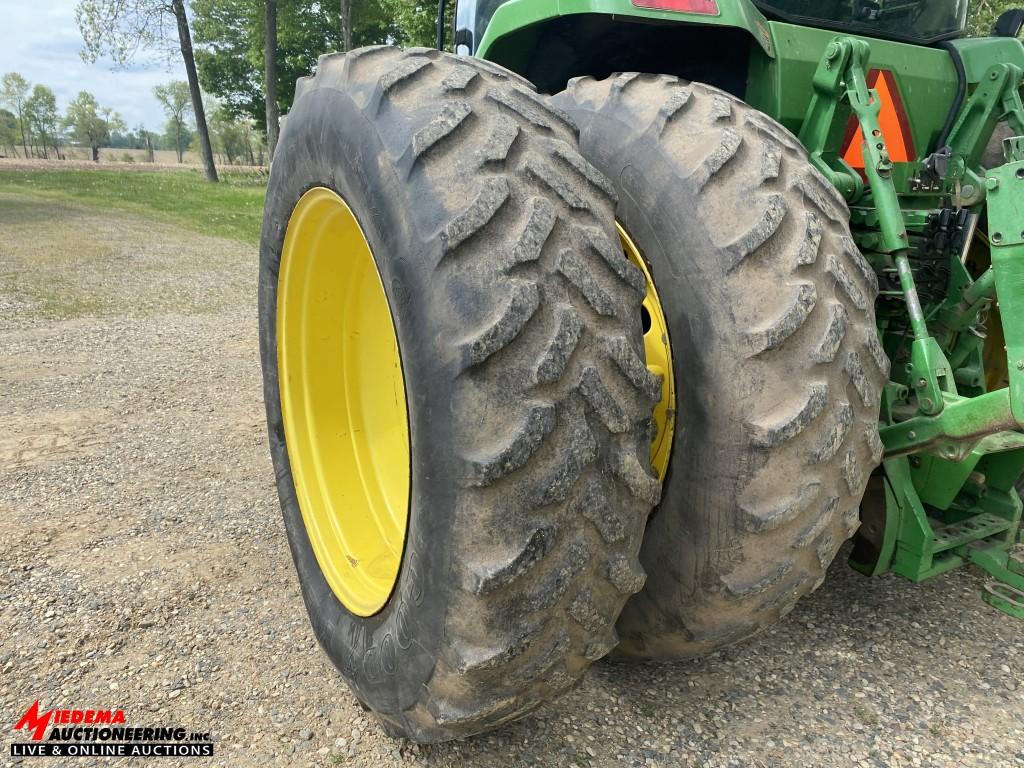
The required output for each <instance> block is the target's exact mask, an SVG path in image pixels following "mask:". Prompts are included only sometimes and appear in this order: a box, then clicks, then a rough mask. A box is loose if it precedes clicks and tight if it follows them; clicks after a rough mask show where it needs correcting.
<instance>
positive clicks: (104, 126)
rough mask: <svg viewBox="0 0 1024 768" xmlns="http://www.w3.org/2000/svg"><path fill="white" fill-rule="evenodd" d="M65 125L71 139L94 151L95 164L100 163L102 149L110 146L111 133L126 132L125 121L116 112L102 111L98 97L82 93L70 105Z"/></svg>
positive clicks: (86, 92)
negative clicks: (116, 131) (97, 100)
mask: <svg viewBox="0 0 1024 768" xmlns="http://www.w3.org/2000/svg"><path fill="white" fill-rule="evenodd" d="M64 124H65V126H66V127H67V128H68V130H70V131H71V137H72V138H73V139H74V140H75V141H77V142H78V143H79V144H81V145H83V146H86V147H89V148H90V149H91V150H92V159H93V162H96V163H98V162H99V161H100V147H106V146H108V145H109V144H110V133H111V131H115V130H118V129H121V130H124V121H123V120H121V117H120V116H119V115H118V114H117V113H116V112H114V111H112V110H110V109H105V108H104V109H101V108H100V106H99V104H97V103H96V97H95V96H93V95H92V94H91V93H89V92H88V91H82V92H80V93H79V94H78V96H76V97H75V99H74V101H72V102H71V103H70V104H68V111H67V114H66V116H65V117H64Z"/></svg>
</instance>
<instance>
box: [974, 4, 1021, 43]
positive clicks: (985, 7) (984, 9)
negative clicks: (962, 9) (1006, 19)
mask: <svg viewBox="0 0 1024 768" xmlns="http://www.w3.org/2000/svg"><path fill="white" fill-rule="evenodd" d="M1019 6H1020V2H1018V0H979V1H978V2H975V3H971V17H970V22H969V24H968V27H967V32H968V34H970V35H972V36H973V37H986V36H988V35H990V34H992V26H993V25H994V24H995V23H996V19H998V18H999V14H1001V13H1002V12H1003V11H1008V10H1010V9H1011V8H1017V7H1019Z"/></svg>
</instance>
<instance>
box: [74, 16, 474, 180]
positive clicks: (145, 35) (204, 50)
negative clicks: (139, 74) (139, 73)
mask: <svg viewBox="0 0 1024 768" xmlns="http://www.w3.org/2000/svg"><path fill="white" fill-rule="evenodd" d="M454 5H455V4H454V3H450V4H449V6H450V8H449V10H450V11H451V12H454ZM435 9H436V5H434V4H431V3H423V2H421V1H420V0H336V3H333V4H327V3H323V2H309V0H78V4H77V6H76V11H75V14H76V19H77V21H78V26H79V29H80V30H81V33H82V39H83V42H84V45H83V57H84V58H85V59H86V60H87V61H96V60H97V59H98V58H100V57H101V56H109V57H110V58H111V59H112V60H113V61H114V63H115V64H116V65H117V66H121V67H125V66H128V65H130V64H131V63H133V62H134V61H135V60H136V58H137V56H139V55H140V52H141V51H149V52H152V51H156V52H158V53H163V54H165V55H173V56H176V57H177V56H180V58H181V61H182V63H183V64H184V66H185V73H186V76H187V83H185V85H186V86H187V88H188V95H189V99H188V101H189V103H190V104H191V108H190V118H191V121H192V124H193V125H194V127H195V134H196V137H195V141H196V143H197V144H198V146H199V150H200V154H201V155H202V159H203V165H204V168H205V172H206V177H207V178H208V179H209V180H210V181H217V178H218V176H217V169H216V163H215V158H214V142H213V140H212V139H211V128H214V129H216V127H217V124H218V121H219V122H220V124H221V127H224V126H226V125H227V126H233V127H234V128H235V129H236V133H239V134H246V136H244V137H242V138H240V139H239V142H240V143H241V144H242V145H244V144H245V142H246V141H249V142H250V143H251V135H250V134H252V133H253V132H256V133H262V134H264V135H266V137H267V149H268V155H269V157H271V158H272V157H273V151H274V146H275V144H276V140H277V131H278V121H279V115H280V114H281V113H282V112H285V111H287V109H288V108H289V106H290V105H291V102H292V99H293V98H294V96H295V80H296V79H297V78H298V77H301V76H303V75H308V74H309V73H310V72H311V71H312V70H313V68H314V67H315V65H316V60H317V58H318V57H319V56H320V55H321V54H323V53H327V52H330V51H347V50H351V49H352V48H358V47H361V46H364V45H372V44H376V43H394V44H397V45H407V46H410V45H430V44H431V43H432V42H433V36H434V31H433V30H434V16H435ZM204 92H206V93H209V94H212V95H213V96H214V97H216V99H217V100H218V103H219V110H220V111H219V116H218V114H214V115H213V117H212V119H208V118H207V114H206V112H207V110H206V107H205V104H204V101H203V93H204ZM247 132H249V133H248V134H247ZM222 146H224V145H223V142H222ZM222 154H226V152H225V151H224V150H223V149H222Z"/></svg>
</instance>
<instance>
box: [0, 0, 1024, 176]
mask: <svg viewBox="0 0 1024 768" xmlns="http://www.w3.org/2000/svg"><path fill="white" fill-rule="evenodd" d="M1013 5H1014V3H1013V1H1012V0H979V2H977V3H975V4H974V6H973V12H972V16H971V22H970V32H971V33H972V34H976V35H980V34H987V33H988V31H989V30H990V29H991V28H992V24H993V23H994V21H995V19H996V18H997V16H998V15H999V13H1001V12H1002V11H1003V10H1006V9H1007V8H1009V7H1011V6H1013ZM454 6H455V3H454V2H449V3H448V5H447V7H448V11H449V19H448V21H449V26H450V21H451V18H450V17H451V15H452V14H453V13H454ZM435 13H436V5H435V4H434V3H433V2H426V3H425V2H422V0H336V3H333V4H331V3H324V2H310V1H309V0H78V5H77V7H76V19H77V21H78V26H79V28H80V30H81V32H82V38H83V42H84V47H83V57H84V58H85V59H86V60H87V61H95V60H96V59H98V58H99V57H100V56H103V55H107V56H110V57H111V58H112V59H113V61H114V62H115V64H117V65H118V66H128V65H129V64H131V63H132V62H133V61H135V59H136V57H137V56H138V55H139V52H140V51H157V52H158V53H162V54H166V55H173V56H179V55H180V57H181V60H182V62H183V64H184V67H185V72H186V76H187V81H183V82H180V83H177V84H173V86H174V89H173V94H171V93H167V94H164V95H165V96H168V97H171V96H173V100H174V103H175V104H176V105H177V106H176V107H175V109H174V110H173V112H174V116H171V115H169V116H168V121H169V123H173V126H174V129H175V130H174V139H173V146H174V147H175V148H176V150H177V151H178V156H179V158H180V157H181V152H182V151H183V149H182V148H183V146H187V145H186V144H184V139H185V137H186V136H188V137H189V143H190V144H191V143H195V144H196V145H197V146H198V148H199V151H200V154H201V155H202V158H203V164H204V167H205V170H206V176H207V178H208V179H210V180H211V181H216V180H217V171H216V166H215V157H214V150H215V148H214V144H215V139H216V137H215V136H214V138H211V129H212V132H213V134H217V133H219V134H220V135H221V137H222V138H221V140H220V144H221V147H220V150H219V154H220V155H221V157H222V159H223V158H228V162H231V161H232V159H231V158H236V157H239V156H245V155H247V156H248V157H249V159H252V160H255V159H256V154H257V153H256V152H254V151H253V147H254V146H256V144H255V141H256V139H255V137H257V136H258V134H264V135H265V136H266V138H267V149H268V154H269V156H270V157H273V151H274V145H275V144H276V139H277V131H278V120H279V117H278V116H279V115H280V114H281V113H282V112H286V111H287V109H288V108H289V106H290V105H291V102H292V100H293V98H294V95H295V81H296V79H297V78H299V77H302V76H304V75H307V74H309V73H310V72H311V71H312V70H313V69H314V67H315V64H316V60H317V58H318V57H319V56H320V55H321V54H323V53H326V52H329V51H347V50H350V49H352V48H358V47H362V46H365V45H373V44H378V43H393V44H397V45H403V46H417V45H431V44H432V43H433V41H434V21H435ZM15 74H16V73H11V75H15ZM6 77H7V76H5V82H4V85H3V91H0V104H4V105H6V106H7V108H8V110H9V112H8V113H7V114H3V113H0V146H4V144H3V141H4V139H3V137H5V136H6V137H9V136H10V135H11V133H12V131H13V133H14V134H15V135H18V136H20V139H21V141H20V143H21V145H22V147H23V151H24V152H25V153H26V154H27V153H28V152H29V149H28V144H29V136H32V137H33V141H34V144H33V147H35V148H36V149H35V151H41V152H42V154H43V156H47V155H48V152H49V151H50V150H51V149H52V150H53V151H54V152H55V153H57V154H58V155H59V154H60V146H59V138H58V133H57V126H60V125H65V126H71V127H70V128H69V130H71V132H72V133H71V135H72V136H74V137H76V140H79V141H82V142H85V141H88V142H94V141H95V138H94V137H95V136H96V135H99V136H103V135H104V132H105V134H106V135H107V136H108V138H107V139H106V140H107V141H112V140H113V137H114V136H115V135H116V134H117V133H118V132H117V130H115V129H117V128H119V127H123V126H118V124H117V118H116V116H115V115H112V114H108V113H107V112H105V111H104V110H103V109H102V108H100V107H99V106H98V105H96V104H95V99H94V98H92V97H91V96H90V95H89V94H87V93H86V92H83V93H81V94H79V97H78V98H77V99H76V100H75V110H74V111H75V120H74V122H72V123H68V122H67V120H68V119H69V118H70V114H69V115H68V116H67V117H65V120H64V122H63V123H62V122H60V121H59V120H58V118H57V116H56V101H55V99H54V98H53V92H52V91H50V90H49V89H48V88H46V87H45V86H41V85H37V86H35V88H33V89H31V90H29V89H28V88H27V87H22V86H23V85H27V83H24V82H17V81H12V85H11V88H10V91H8V88H7V83H6ZM18 77H20V76H18ZM21 81H24V78H21ZM204 91H205V92H206V93H209V94H213V96H215V97H216V99H217V103H218V106H217V109H216V111H215V112H213V113H212V117H211V119H209V120H208V119H207V109H206V104H205V103H204V99H203V93H204ZM186 94H187V99H186V98H185V97H186ZM158 98H159V99H160V100H161V103H162V104H164V106H165V112H167V111H168V106H167V102H166V101H165V99H164V98H161V96H160V95H158ZM70 111H71V107H69V113H70ZM11 115H13V116H14V118H15V123H14V124H13V125H12V124H11ZM186 123H187V125H186ZM79 124H80V125H81V126H83V127H75V126H76V125H79ZM193 127H194V135H193ZM166 138H167V131H166V130H165V132H164V139H166ZM149 140H150V141H151V139H149ZM90 146H93V145H92V144H90ZM228 147H230V149H229V148H228ZM95 154H96V149H95V148H94V156H95ZM261 159H262V158H261Z"/></svg>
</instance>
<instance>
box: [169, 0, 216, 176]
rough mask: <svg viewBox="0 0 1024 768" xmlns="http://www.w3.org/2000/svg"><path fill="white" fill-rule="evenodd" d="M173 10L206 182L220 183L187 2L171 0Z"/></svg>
mask: <svg viewBox="0 0 1024 768" xmlns="http://www.w3.org/2000/svg"><path fill="white" fill-rule="evenodd" d="M171 10H172V11H173V12H174V17H175V18H176V19H177V20H178V41H179V42H180V43H181V58H182V59H184V60H185V74H187V75H188V89H189V92H190V93H191V94H192V112H193V114H194V115H195V117H196V130H197V131H198V132H199V148H200V149H201V150H202V155H203V166H204V167H205V169H206V180H207V181H218V178H217V167H216V166H215V165H214V164H213V149H212V147H211V146H210V129H209V128H208V127H207V125H206V109H205V108H204V107H203V94H202V91H200V90H199V75H198V74H196V57H195V54H194V53H193V52H192V34H191V32H189V29H188V17H187V16H186V15H185V0H171Z"/></svg>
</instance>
